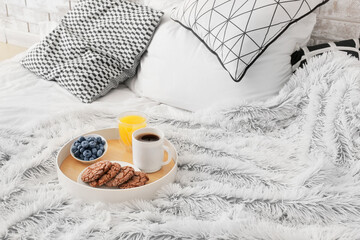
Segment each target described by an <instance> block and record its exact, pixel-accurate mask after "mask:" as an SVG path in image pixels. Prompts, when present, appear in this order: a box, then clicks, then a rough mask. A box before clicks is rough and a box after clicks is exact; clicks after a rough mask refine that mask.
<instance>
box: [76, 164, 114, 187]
mask: <svg viewBox="0 0 360 240" xmlns="http://www.w3.org/2000/svg"><path fill="white" fill-rule="evenodd" d="M111 166H112V164H111V162H110V161H100V162H96V163H94V164H92V165H90V166H88V167H87V168H86V169H85V171H84V172H83V173H82V174H81V180H82V181H83V182H92V181H95V180H98V179H99V178H100V177H101V176H103V175H104V174H105V173H107V172H108V171H109V169H110V167H111Z"/></svg>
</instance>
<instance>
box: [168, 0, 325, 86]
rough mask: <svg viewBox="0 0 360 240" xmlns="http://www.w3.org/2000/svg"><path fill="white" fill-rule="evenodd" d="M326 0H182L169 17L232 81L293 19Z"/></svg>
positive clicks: (239, 76)
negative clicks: (193, 37)
mask: <svg viewBox="0 0 360 240" xmlns="http://www.w3.org/2000/svg"><path fill="white" fill-rule="evenodd" d="M326 2H328V0H280V1H268V0H259V1H258V0H226V1H219V0H185V1H184V2H183V4H181V5H179V6H178V7H177V8H175V9H174V11H173V14H172V19H173V20H175V21H176V22H178V23H180V24H181V25H182V26H184V27H185V28H187V29H188V30H190V31H192V32H193V33H194V34H195V35H196V36H197V37H198V38H199V39H200V40H201V41H202V42H203V43H204V44H205V45H206V46H207V47H208V49H209V50H210V51H211V52H212V53H214V54H215V55H216V56H217V57H218V59H219V61H220V62H221V64H222V65H223V67H224V68H225V69H226V70H227V71H228V72H229V74H230V76H231V77H232V78H233V80H234V81H236V82H238V81H240V80H241V79H242V78H243V76H244V75H245V73H246V71H247V70H248V69H249V67H250V66H251V65H252V64H253V63H254V62H255V61H256V60H257V58H259V57H260V55H261V54H262V53H263V52H264V51H265V50H266V49H267V48H268V47H269V46H270V45H271V44H272V43H273V42H274V41H275V40H276V39H277V38H278V37H279V36H280V35H281V34H282V33H283V32H284V31H286V29H287V28H288V27H289V26H290V25H291V24H293V23H295V22H296V21H298V20H300V19H301V18H303V17H305V16H306V15H308V14H310V13H311V12H313V11H314V10H315V9H316V8H317V7H319V6H321V5H323V4H325V3H326Z"/></svg>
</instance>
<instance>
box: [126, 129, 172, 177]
mask: <svg viewBox="0 0 360 240" xmlns="http://www.w3.org/2000/svg"><path fill="white" fill-rule="evenodd" d="M164 138H165V137H164V133H163V132H162V131H161V130H160V129H157V128H150V127H145V128H141V129H138V130H136V131H135V132H134V133H133V135H132V153H133V163H134V165H135V166H136V167H138V168H139V169H140V170H141V171H143V172H146V173H152V172H156V171H159V170H160V169H161V167H162V166H163V165H167V164H169V163H170V161H171V152H170V149H169V148H168V147H167V146H165V145H164ZM164 151H166V152H167V154H168V159H167V161H166V162H164V161H163V159H164Z"/></svg>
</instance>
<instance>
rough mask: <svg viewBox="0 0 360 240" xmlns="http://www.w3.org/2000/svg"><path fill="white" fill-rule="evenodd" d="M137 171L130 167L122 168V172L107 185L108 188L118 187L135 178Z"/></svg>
mask: <svg viewBox="0 0 360 240" xmlns="http://www.w3.org/2000/svg"><path fill="white" fill-rule="evenodd" d="M134 173H135V170H134V169H133V168H132V167H130V166H125V167H122V168H121V170H120V172H119V173H118V174H117V175H116V176H115V177H114V178H113V179H111V180H110V181H108V182H107V183H106V186H108V187H117V186H119V185H120V184H122V183H124V182H126V181H128V180H129V179H130V178H132V177H133V176H134Z"/></svg>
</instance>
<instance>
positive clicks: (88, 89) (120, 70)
mask: <svg viewBox="0 0 360 240" xmlns="http://www.w3.org/2000/svg"><path fill="white" fill-rule="evenodd" d="M162 15H163V13H162V12H159V11H156V10H153V9H151V8H149V7H146V6H141V5H137V4H135V3H132V2H128V1H125V0H84V1H80V2H79V4H78V5H76V7H75V8H74V9H73V10H72V11H70V12H69V13H68V14H67V15H66V16H65V17H64V18H63V19H62V20H61V23H60V24H59V26H57V27H56V28H55V29H54V30H53V31H52V32H51V33H50V34H49V35H48V36H47V37H46V38H45V39H44V40H43V41H41V42H40V43H39V44H38V45H37V46H36V47H35V48H34V49H32V50H31V51H30V52H29V53H28V54H27V56H26V57H25V58H24V59H23V60H22V61H21V64H22V65H23V66H24V67H25V68H27V69H29V70H30V71H32V72H34V73H35V74H37V75H39V76H41V77H42V78H44V79H46V80H54V81H56V82H58V83H59V85H61V86H62V87H64V88H65V89H67V90H68V91H69V92H70V93H72V94H73V95H75V96H76V97H77V98H79V99H80V100H81V101H82V102H84V103H91V102H93V101H94V100H96V99H97V98H99V97H100V96H103V95H105V94H106V93H107V92H109V91H110V90H111V89H112V88H115V87H117V86H118V84H119V83H121V82H123V81H125V80H126V79H128V78H130V77H132V76H133V75H135V73H136V68H137V65H138V64H139V60H140V58H141V56H142V54H143V53H144V51H145V50H146V48H147V46H148V44H149V42H150V41H151V38H152V36H153V33H154V32H155V29H156V27H157V26H158V24H159V22H160V20H161V17H162Z"/></svg>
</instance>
